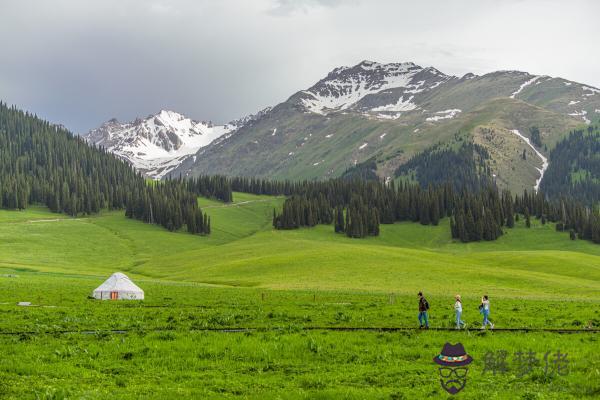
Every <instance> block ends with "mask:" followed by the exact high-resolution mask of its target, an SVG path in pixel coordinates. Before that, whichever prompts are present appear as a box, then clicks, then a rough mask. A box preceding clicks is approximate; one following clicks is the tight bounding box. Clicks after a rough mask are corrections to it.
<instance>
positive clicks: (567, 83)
mask: <svg viewBox="0 0 600 400" xmlns="http://www.w3.org/2000/svg"><path fill="white" fill-rule="evenodd" d="M563 83H564V84H565V86H571V84H572V83H571V82H563Z"/></svg>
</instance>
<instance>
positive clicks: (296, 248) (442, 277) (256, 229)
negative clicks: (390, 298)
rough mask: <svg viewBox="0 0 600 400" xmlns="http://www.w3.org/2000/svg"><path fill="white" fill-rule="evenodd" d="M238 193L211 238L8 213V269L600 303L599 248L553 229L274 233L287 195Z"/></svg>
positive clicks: (3, 242)
mask: <svg viewBox="0 0 600 400" xmlns="http://www.w3.org/2000/svg"><path fill="white" fill-rule="evenodd" d="M235 198H236V203H238V204H233V205H223V204H220V203H217V202H211V201H208V200H201V205H202V206H203V207H204V209H205V210H206V211H208V213H209V214H210V215H211V219H212V222H213V226H214V230H213V234H212V235H211V236H210V237H198V236H191V235H187V234H183V233H169V232H167V231H165V230H163V229H161V228H159V227H155V226H150V225H145V224H142V223H139V222H136V221H131V220H128V219H125V218H124V217H123V216H122V213H121V212H111V213H106V214H103V215H102V216H99V217H93V218H81V219H70V218H64V219H60V220H51V221H40V222H31V220H36V219H37V220H39V219H53V218H55V217H56V216H55V215H53V214H46V213H44V212H43V211H42V210H39V209H38V210H29V211H25V212H21V213H15V212H6V211H3V212H2V213H0V221H1V222H0V266H2V267H7V268H14V269H19V268H20V269H23V268H25V269H31V270H37V271H47V272H61V273H84V274H95V275H106V274H108V273H110V272H113V271H117V270H121V271H124V272H128V273H130V274H132V275H134V276H138V277H151V278H161V279H168V280H186V281H194V282H200V283H211V284H219V285H227V286H250V287H262V288H277V289H320V290H361V291H379V292H381V291H394V292H397V293H413V292H415V290H417V289H424V290H427V291H428V292H429V293H433V294H436V295H437V294H439V295H442V294H444V295H447V294H449V293H453V292H461V293H463V295H473V296H475V295H477V294H481V293H482V292H484V291H485V292H489V293H490V294H492V295H499V296H528V297H534V298H551V297H555V296H557V295H559V296H561V295H564V296H567V295H568V296H569V297H570V298H594V299H597V298H598V294H599V293H600V284H599V282H600V248H599V247H598V246H594V245H592V244H589V243H587V242H583V241H576V242H571V241H569V240H568V238H567V237H566V235H565V234H559V233H556V232H554V230H553V227H552V226H551V225H546V226H541V225H538V224H536V223H534V226H533V228H532V229H531V230H527V229H526V228H524V227H523V226H518V227H517V228H516V229H514V230H510V231H509V232H508V233H507V234H506V235H505V236H503V237H502V238H501V239H500V240H498V241H496V242H491V243H477V244H467V245H465V244H460V243H454V242H452V241H451V240H450V237H449V229H448V226H447V221H443V222H442V224H441V225H440V226H438V227H423V226H420V225H417V224H411V223H402V224H395V225H391V226H390V225H387V226H382V231H381V236H380V237H379V238H370V239H367V240H350V239H347V238H346V237H344V236H342V235H335V234H334V233H333V232H332V228H331V227H328V226H320V227H317V228H316V229H301V230H296V231H274V230H272V229H271V227H270V219H271V215H272V210H273V207H278V206H279V205H280V204H281V202H282V199H281V198H269V197H257V196H251V195H242V194H236V196H235ZM19 218H20V220H21V222H19V221H18V219H19Z"/></svg>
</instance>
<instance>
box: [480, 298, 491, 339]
mask: <svg viewBox="0 0 600 400" xmlns="http://www.w3.org/2000/svg"><path fill="white" fill-rule="evenodd" d="M479 312H481V314H483V325H482V326H481V329H482V330H483V329H485V328H486V326H488V325H489V326H490V329H494V324H493V323H492V321H490V318H489V317H490V299H489V298H488V296H487V294H486V295H484V296H483V297H482V298H481V305H480V306H479Z"/></svg>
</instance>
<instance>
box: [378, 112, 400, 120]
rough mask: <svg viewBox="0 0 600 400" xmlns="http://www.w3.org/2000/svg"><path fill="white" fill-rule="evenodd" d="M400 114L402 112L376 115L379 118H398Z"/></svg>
mask: <svg viewBox="0 0 600 400" xmlns="http://www.w3.org/2000/svg"><path fill="white" fill-rule="evenodd" d="M401 116H402V113H395V114H381V113H379V114H377V115H376V117H377V118H379V119H398V118H400V117H401Z"/></svg>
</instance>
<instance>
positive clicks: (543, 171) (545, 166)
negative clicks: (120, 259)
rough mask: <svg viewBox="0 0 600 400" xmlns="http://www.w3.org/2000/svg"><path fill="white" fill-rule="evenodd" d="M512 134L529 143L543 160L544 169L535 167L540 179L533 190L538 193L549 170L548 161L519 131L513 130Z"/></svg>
mask: <svg viewBox="0 0 600 400" xmlns="http://www.w3.org/2000/svg"><path fill="white" fill-rule="evenodd" d="M511 132H512V133H514V134H515V135H517V136H518V137H520V138H521V139H523V141H524V142H525V143H527V145H528V146H529V147H531V148H532V149H533V151H534V152H535V154H537V156H538V157H539V158H540V159H541V160H542V168H538V167H535V169H537V170H538V171H539V173H540V177H539V178H538V179H537V180H536V181H535V186H534V187H533V190H535V192H536V193H537V191H538V190H539V189H540V183H542V179H543V178H544V173H545V172H546V170H547V169H548V159H547V158H546V157H544V155H543V154H542V153H540V152H539V151H538V149H536V148H535V146H534V145H533V144H531V141H530V140H529V138H528V137H525V136H523V135H521V132H519V131H518V130H517V129H513V130H511Z"/></svg>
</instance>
